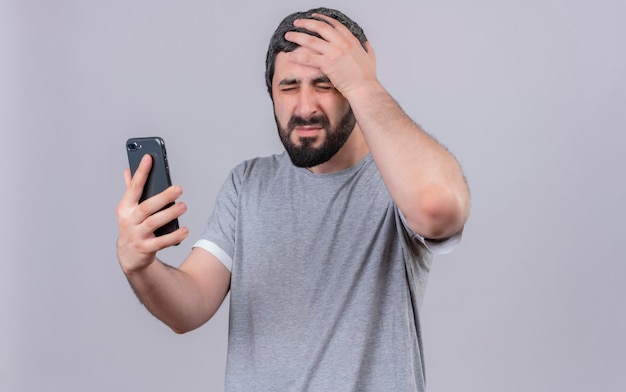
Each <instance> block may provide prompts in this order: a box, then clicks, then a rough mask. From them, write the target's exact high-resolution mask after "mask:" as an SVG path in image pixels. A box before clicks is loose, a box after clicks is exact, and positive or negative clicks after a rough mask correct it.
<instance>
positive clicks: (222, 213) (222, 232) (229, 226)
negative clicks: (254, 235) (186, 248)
mask: <svg viewBox="0 0 626 392" xmlns="http://www.w3.org/2000/svg"><path fill="white" fill-rule="evenodd" d="M242 174H243V166H242V165H240V166H238V167H236V168H235V169H233V170H232V171H231V173H230V175H229V176H228V178H227V179H226V181H224V184H223V185H222V187H221V189H220V190H219V192H218V194H217V198H216V200H215V206H214V208H213V212H212V214H211V216H210V217H209V220H208V222H207V224H206V226H205V227H204V230H203V232H202V234H201V235H200V239H198V241H197V242H196V243H195V244H194V245H193V247H194V248H195V247H198V248H202V249H204V250H206V251H208V252H210V253H211V254H213V255H214V256H215V257H217V258H218V259H219V260H220V261H221V262H222V264H224V266H226V268H228V270H229V271H230V270H231V268H232V263H233V261H232V259H233V257H234V251H235V230H236V220H237V209H238V205H239V202H238V201H239V191H240V186H241V178H242Z"/></svg>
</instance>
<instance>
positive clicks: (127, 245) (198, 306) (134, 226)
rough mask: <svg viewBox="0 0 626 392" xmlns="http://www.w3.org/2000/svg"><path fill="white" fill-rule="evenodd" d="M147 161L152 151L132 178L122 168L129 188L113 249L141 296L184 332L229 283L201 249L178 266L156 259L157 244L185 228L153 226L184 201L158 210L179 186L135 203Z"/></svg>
mask: <svg viewBox="0 0 626 392" xmlns="http://www.w3.org/2000/svg"><path fill="white" fill-rule="evenodd" d="M150 166H151V159H150V156H146V157H145V158H144V159H143V160H142V162H141V164H140V165H139V168H138V169H137V171H136V173H135V175H134V176H133V178H132V179H131V178H130V172H129V171H128V170H126V171H125V173H124V178H125V181H126V187H127V188H126V192H125V193H124V196H123V197H122V200H121V201H120V204H119V205H118V207H117V219H118V226H119V238H118V242H117V254H118V259H119V262H120V265H121V267H122V270H123V271H124V273H125V274H126V277H127V278H128V281H129V283H130V284H131V286H132V287H133V290H134V291H135V293H136V295H137V297H138V298H139V300H140V301H141V302H142V303H143V304H144V305H145V306H146V308H148V310H149V311H150V312H151V313H152V314H154V315H155V316H156V317H158V318H159V319H160V320H161V321H163V322H164V323H165V324H166V325H168V326H169V327H170V328H171V329H172V330H174V331H175V332H177V333H183V332H187V331H190V330H192V329H195V328H197V327H199V326H200V325H202V324H203V323H205V322H206V321H207V320H209V319H210V318H211V317H212V316H213V314H214V313H215V312H216V311H217V309H218V308H219V306H220V304H221V303H222V302H223V300H224V298H225V297H226V294H227V292H228V289H229V287H230V272H229V271H228V269H227V268H226V267H225V266H224V265H223V264H222V263H221V262H220V261H219V260H218V259H217V258H216V257H215V256H213V255H212V254H210V253H209V252H207V251H205V250H203V249H194V250H192V251H191V253H190V255H189V256H188V257H187V259H186V260H185V262H184V263H183V264H182V265H181V266H180V268H172V267H169V266H167V265H165V264H163V263H162V262H160V261H159V260H157V257H156V253H157V252H158V251H159V250H161V249H164V248H166V247H169V246H172V245H174V244H177V243H180V242H182V241H183V240H184V239H185V237H187V235H188V234H189V231H188V229H187V228H185V227H181V228H180V229H178V230H176V231H175V232H173V233H170V234H167V235H164V236H161V237H155V236H154V234H153V232H154V230H155V229H156V228H158V227H160V226H162V225H163V224H165V223H167V222H169V221H171V220H172V219H174V218H178V217H179V216H181V215H182V214H183V213H184V212H185V211H186V209H187V207H186V205H185V204H184V203H176V204H174V205H173V206H171V207H169V208H167V209H165V210H163V211H160V210H161V208H163V207H164V206H165V205H167V204H168V203H170V202H173V201H175V200H176V199H177V198H178V197H180V195H182V189H181V188H180V187H179V186H172V187H170V188H168V189H167V190H165V191H164V192H162V193H160V194H158V195H156V196H154V197H152V198H150V199H148V200H146V201H144V202H142V203H141V204H138V200H139V197H140V196H141V191H142V189H143V185H144V183H145V181H146V178H147V176H148V172H149V170H150ZM157 211H158V212H157Z"/></svg>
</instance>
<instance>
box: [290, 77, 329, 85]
mask: <svg viewBox="0 0 626 392" xmlns="http://www.w3.org/2000/svg"><path fill="white" fill-rule="evenodd" d="M311 82H312V83H313V84H320V83H331V81H330V79H329V78H328V76H318V77H316V78H314V79H313V80H312V81H311ZM300 83H301V81H300V79H295V78H291V79H283V80H281V81H280V82H279V83H278V85H279V86H291V85H294V84H300Z"/></svg>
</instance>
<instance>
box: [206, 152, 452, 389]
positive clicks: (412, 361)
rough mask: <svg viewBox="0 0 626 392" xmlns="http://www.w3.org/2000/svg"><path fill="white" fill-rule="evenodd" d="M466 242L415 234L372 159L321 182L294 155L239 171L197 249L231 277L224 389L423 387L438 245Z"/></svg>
mask: <svg viewBox="0 0 626 392" xmlns="http://www.w3.org/2000/svg"><path fill="white" fill-rule="evenodd" d="M459 240H460V234H459V235H458V236H455V237H453V238H452V239H450V240H448V241H446V242H445V243H437V244H430V243H428V241H425V240H424V239H423V238H421V237H420V236H418V235H416V234H414V233H412V232H411V230H410V229H408V227H407V226H406V225H405V223H404V219H403V218H402V216H401V214H400V212H399V210H398V208H397V207H396V205H395V204H394V202H393V200H392V199H391V196H390V195H389V192H388V191H387V188H386V187H385V185H384V183H383V181H382V178H381V176H380V173H379V171H378V169H377V168H376V165H375V163H374V161H373V159H372V157H371V156H370V155H368V156H367V157H366V158H364V159H363V160H362V161H361V162H359V163H358V164H357V165H355V166H354V167H351V168H349V169H346V170H343V171H341V172H337V173H331V174H321V175H320V174H313V173H311V172H309V171H308V170H306V169H302V168H297V167H295V166H293V165H292V164H291V161H290V160H289V157H288V155H287V154H286V153H282V154H279V155H274V156H271V157H266V158H257V159H253V160H250V161H246V162H244V163H242V164H241V165H239V166H237V167H236V168H235V169H234V170H233V171H232V172H231V175H230V177H229V178H228V179H227V181H226V182H225V183H224V185H223V187H222V189H221V191H220V192H219V194H218V197H217V201H216V204H215V210H214V211H213V214H212V215H211V218H210V219H209V222H208V224H207V227H206V229H205V231H204V233H203V234H202V237H201V239H200V240H199V241H198V242H197V243H196V245H195V246H199V247H202V248H205V249H207V250H209V251H210V252H212V253H213V254H215V255H216V256H217V257H218V258H219V259H220V260H221V261H222V262H223V263H224V264H225V265H226V266H227V267H228V268H229V269H230V270H231V272H232V276H231V288H230V326H229V328H230V331H229V342H228V359H227V369H226V391H228V392H234V391H245V392H250V391H271V392H276V391H322V392H328V391H376V392H381V391H393V392H399V391H423V390H424V385H425V381H424V361H423V355H422V343H421V331H420V324H419V315H418V310H419V308H420V305H421V302H422V298H423V295H424V289H425V286H426V280H427V276H428V272H429V268H430V264H431V258H432V257H431V255H432V253H431V250H433V251H435V252H440V251H442V252H443V251H447V250H449V248H451V247H453V246H454V245H455V244H456V243H457V242H458V241H459ZM435 247H437V248H435Z"/></svg>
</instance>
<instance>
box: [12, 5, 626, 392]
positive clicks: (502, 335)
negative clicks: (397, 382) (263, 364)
mask: <svg viewBox="0 0 626 392" xmlns="http://www.w3.org/2000/svg"><path fill="white" fill-rule="evenodd" d="M331 3H332V4H330V5H331V6H333V7H335V8H339V9H341V10H343V11H344V12H346V13H347V14H348V15H350V16H351V17H353V18H354V19H355V20H356V21H358V22H359V23H360V24H361V25H362V26H363V28H364V29H365V31H366V33H367V34H368V36H369V38H370V40H371V42H372V44H373V46H374V48H375V49H376V53H377V58H378V64H379V67H378V70H379V78H380V80H381V81H382V82H383V83H384V84H385V85H386V86H387V88H388V89H389V90H390V91H391V92H392V94H393V95H394V96H395V97H396V98H397V99H398V101H399V102H400V103H401V104H402V106H403V107H404V108H405V110H406V111H407V112H408V113H409V114H410V115H411V116H412V117H413V118H414V119H415V120H416V121H417V122H418V123H420V124H421V125H422V126H423V127H424V128H425V129H426V130H428V131H429V132H430V133H432V134H433V135H435V136H436V137H437V138H438V139H439V140H440V141H441V142H442V143H443V144H445V145H446V146H448V147H449V148H450V149H451V151H452V152H453V153H454V154H455V155H456V156H457V157H458V158H459V160H460V161H461V163H462V165H463V168H464V170H465V173H466V175H467V178H468V180H469V182H470V185H471V188H472V195H473V210H472V216H471V218H470V221H469V223H468V225H467V227H466V232H465V238H464V242H463V244H462V245H461V246H460V247H459V248H458V249H457V251H455V252H454V253H453V254H451V255H449V256H445V257H439V258H438V259H437V262H436V263H435V265H434V268H433V271H432V274H431V279H430V283H429V287H428V290H427V294H426V299H425V303H424V308H423V314H422V319H423V323H424V324H423V329H424V344H425V348H426V365H427V377H428V384H429V391H430V392H437V391H440V392H447V391H458V390H465V391H510V392H511V391H527V390H532V391H572V392H583V391H590V390H593V391H618V390H623V389H624V388H625V386H626V375H625V373H624V371H623V370H624V369H625V368H626V359H625V358H626V356H624V355H623V351H624V349H626V338H625V336H626V334H624V331H626V306H625V303H624V300H625V298H626V287H625V285H624V284H623V280H624V278H623V277H624V276H626V266H624V261H625V260H626V257H625V256H624V253H623V251H622V245H623V243H624V241H623V239H622V237H623V236H624V234H625V230H624V226H623V222H624V221H625V220H626V207H624V204H623V201H624V200H625V199H626V185H625V183H624V174H623V171H624V167H625V165H624V163H623V157H624V151H625V150H626V136H625V131H626V110H625V108H626V73H625V72H624V70H625V69H626V54H625V52H624V50H623V46H624V37H626V23H625V22H626V20H625V19H626V18H625V15H626V5H625V4H626V3H624V2H622V1H617V0H615V1H609V0H604V1H591V0H575V1H564V0H543V1H538V0H534V1H533V0H531V1H524V2H522V1H489V0H478V1H474V2H466V1H460V0H447V1H437V2H435V1H415V2H410V3H409V2H401V1H395V2H393V1H392V2H389V1H385V2H365V3H362V4H359V3H358V2H354V1H348V0H343V1H335V2H331ZM370 3H372V4H370ZM317 5H318V4H317V3H313V2H310V1H302V2H298V4H297V6H296V5H295V3H294V2H292V1H287V0H284V1H281V0H267V1H263V2H253V1H250V2H247V3H244V4H242V3H239V2H222V1H220V2H217V1H215V2H210V1H184V2H183V1H120V0H110V1H97V0H94V1H89V2H87V1H77V0H76V1H71V0H63V1H61V0H59V1H55V2H52V1H35V0H26V1H18V0H14V1H11V0H8V1H7V0H4V1H3V2H1V3H0V130H1V132H2V142H1V143H0V150H1V152H2V153H1V154H0V164H1V165H2V173H3V178H4V181H3V184H4V185H3V186H2V190H1V191H0V195H1V196H0V197H1V198H2V199H1V204H0V205H1V206H2V218H3V219H2V222H3V224H2V228H1V229H0V230H2V235H1V237H0V238H1V243H0V252H1V253H0V262H1V263H2V270H1V272H0V389H1V390H2V391H40V390H54V391H83V390H89V391H111V390H116V391H126V390H150V391H155V392H156V391H171V390H186V391H207V390H208V391H220V390H222V383H223V371H224V360H225V352H226V333H227V331H226V326H227V308H226V307H223V308H222V309H221V310H220V312H219V313H218V315H217V316H216V317H215V318H214V319H213V320H212V321H211V322H209V323H208V324H207V325H205V326H203V327H202V328H200V329H199V330H197V331H194V332H192V333H190V334H188V335H184V336H178V335H175V334H174V333H172V332H170V331H169V330H168V329H167V328H166V327H164V326H163V325H162V324H160V323H159V322H158V321H156V320H155V319H154V318H153V317H152V316H150V315H149V314H148V313H147V312H146V311H145V310H144V309H143V308H142V307H141V306H140V305H139V304H138V302H137V301H136V299H135V298H134V296H133V294H132V292H131V290H130V289H129V288H128V285H127V283H126V282H125V279H124V277H123V274H122V273H121V271H120V269H119V267H118V265H117V261H116V255H115V240H116V221H115V211H114V210H115V206H116V205H117V202H118V200H119V198H120V197H121V194H122V192H123V188H124V187H123V179H122V171H123V169H124V168H125V167H126V165H127V161H126V155H125V151H124V142H125V140H126V139H127V138H128V137H131V136H144V135H160V136H162V137H163V138H164V139H165V140H166V142H167V143H168V152H169V155H170V162H171V166H172V176H173V178H174V180H175V182H177V183H179V184H181V185H182V186H183V187H184V189H185V195H184V197H183V199H184V200H185V201H186V202H187V203H188V204H189V212H188V213H187V214H186V215H185V216H184V217H183V218H182V220H181V221H182V223H183V224H185V225H187V226H189V227H190V229H191V235H190V239H188V240H187V241H186V242H185V243H183V244H182V245H180V246H179V247H177V248H175V249H170V250H167V251H166V252H164V253H163V254H162V255H161V257H162V258H163V259H165V260H167V261H169V262H171V263H172V264H178V263H179V261H180V260H181V259H182V258H183V257H184V256H185V255H186V254H187V252H188V251H189V248H190V246H191V244H192V243H193V242H194V240H195V238H197V237H198V236H199V234H200V231H201V230H202V226H203V224H204V222H205V220H206V219H207V217H208V215H209V213H210V211H211V209H212V204H213V200H214V197H215V194H216V192H217V189H218V188H219V186H220V185H221V183H222V181H223V180H224V178H225V176H226V175H227V173H228V170H229V169H230V168H231V167H232V166H234V165H235V164H237V163H238V162H240V161H241V160H243V159H246V158H249V157H253V156H258V155H267V154H270V153H273V152H276V151H279V150H280V149H281V147H280V144H279V142H278V138H277V137H276V134H275V133H276V131H275V126H274V122H273V118H272V113H271V105H270V101H269V98H268V97H267V94H266V92H265V85H264V79H263V72H264V56H265V50H266V48H267V43H268V40H269V37H270V35H271V33H272V32H273V30H274V28H275V27H276V25H277V24H278V22H279V21H280V20H281V19H282V17H284V16H285V15H286V14H288V13H290V12H293V11H296V10H305V9H308V8H311V7H313V6H317Z"/></svg>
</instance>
